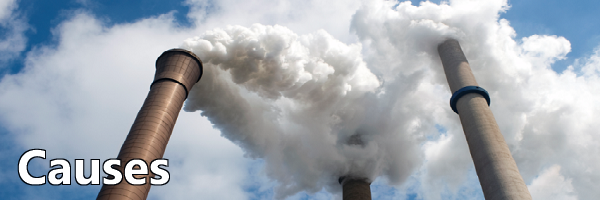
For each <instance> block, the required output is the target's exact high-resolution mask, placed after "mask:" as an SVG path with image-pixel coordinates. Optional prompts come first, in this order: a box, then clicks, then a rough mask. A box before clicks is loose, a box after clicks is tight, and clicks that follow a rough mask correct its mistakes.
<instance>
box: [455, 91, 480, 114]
mask: <svg viewBox="0 0 600 200" xmlns="http://www.w3.org/2000/svg"><path fill="white" fill-rule="evenodd" d="M469 93H477V94H480V95H481V96H483V98H485V100H486V101H487V103H488V106H490V94H488V92H487V91H485V89H483V88H481V87H479V86H465V87H463V88H460V90H457V91H456V92H454V94H452V98H450V107H451V108H452V110H453V111H454V112H455V113H456V114H458V109H456V103H457V102H458V99H460V98H461V97H463V96H465V95H466V94H469Z"/></svg>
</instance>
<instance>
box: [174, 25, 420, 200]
mask: <svg viewBox="0 0 600 200" xmlns="http://www.w3.org/2000/svg"><path fill="white" fill-rule="evenodd" d="M183 48H186V49H189V50H191V51H193V52H194V53H196V55H198V57H200V59H202V61H203V62H204V63H203V64H204V76H203V77H204V78H203V79H202V80H200V82H199V83H198V84H197V85H196V86H195V87H194V89H193V90H192V91H191V92H190V96H189V98H188V101H187V103H186V105H185V107H184V109H185V110H186V111H196V110H200V111H201V112H202V115H203V116H206V117H208V119H209V120H210V121H211V122H212V123H213V124H214V126H215V127H217V128H218V129H220V130H221V131H222V134H223V136H224V137H226V138H228V139H229V140H231V141H233V142H234V143H236V144H238V145H239V146H240V147H242V148H243V149H244V150H245V151H246V154H247V156H249V157H252V158H262V159H264V160H265V163H266V166H265V167H266V171H267V175H268V176H269V177H271V178H273V179H274V180H276V181H277V182H278V183H279V186H278V187H277V193H276V197H277V198H283V197H286V196H289V195H292V194H295V193H297V192H300V191H308V192H317V191H320V190H322V189H323V188H326V189H327V190H329V191H332V192H337V191H339V190H340V187H339V183H338V182H337V179H338V177H340V176H355V177H365V178H369V179H371V180H374V179H375V178H376V177H379V176H386V177H387V178H388V179H389V180H390V181H391V182H395V183H399V182H401V181H402V180H404V179H405V178H406V177H407V176H408V175H410V173H412V170H413V169H414V167H415V166H417V163H418V162H420V161H419V160H420V155H419V153H418V151H419V148H420V147H419V146H418V145H419V142H418V141H417V140H418V139H419V138H418V137H414V135H413V134H414V130H413V131H412V132H411V131H402V132H401V131H400V130H402V129H407V127H410V126H413V124H411V123H414V122H410V121H407V120H398V119H400V118H402V117H399V116H396V114H397V113H394V112H393V111H394V110H395V109H394V107H395V104H396V103H397V101H398V99H401V98H397V94H398V93H397V92H395V91H386V90H384V89H383V88H382V87H381V86H382V80H381V79H380V78H378V77H377V76H375V75H374V74H373V73H372V72H371V71H370V70H369V68H367V66H366V64H365V62H364V61H363V60H362V55H361V45H360V44H350V45H346V44H344V43H342V42H340V41H338V40H336V39H334V38H333V37H332V36H330V35H329V34H327V33H326V32H324V31H319V32H316V33H314V34H309V35H301V36H300V35H297V34H295V33H293V32H292V31H290V30H289V29H287V28H285V27H281V26H263V25H259V24H255V25H253V26H251V27H250V28H245V27H241V26H229V27H227V28H225V29H215V30H212V31H208V32H206V33H205V34H204V35H202V36H200V37H196V38H192V39H188V40H186V41H185V43H184V45H183ZM404 118H405V117H404ZM405 119H406V118H405ZM396 120H397V121H396ZM353 137H360V140H361V141H362V142H361V143H362V144H360V145H356V144H352V142H350V144H349V143H348V142H349V141H353Z"/></svg>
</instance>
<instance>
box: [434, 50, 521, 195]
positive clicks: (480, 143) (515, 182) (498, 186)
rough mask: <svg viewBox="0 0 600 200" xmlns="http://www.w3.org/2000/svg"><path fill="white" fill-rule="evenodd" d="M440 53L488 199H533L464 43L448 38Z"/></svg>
mask: <svg viewBox="0 0 600 200" xmlns="http://www.w3.org/2000/svg"><path fill="white" fill-rule="evenodd" d="M438 53H439V55H440V58H441V59H442V65H443V66H444V72H445V73H446V79H447V80H448V84H449V85H450V90H451V91H452V98H451V99H450V107H451V108H452V110H454V112H456V113H458V115H459V117H460V122H461V123H462V126H463V131H464V132H465V136H466V138H467V143H468V145H469V150H470V151H471V157H472V158H473V163H474V164H475V170H476V171H477V176H478V177H479V183H480V184H481V189H482V190H483V194H484V196H485V199H486V200H501V199H531V195H530V194H529V191H528V190H527V186H526V185H525V182H524V181H523V178H522V177H521V174H520V173H519V169H518V168H517V164H516V163H515V160H514V159H513V157H512V155H511V154H510V150H509V149H508V146H507V145H506V142H505V141H504V137H503V136H502V133H500V128H499V127H498V124H497V123H496V120H495V119H494V115H493V114H492V111H491V110H490V108H489V104H490V97H489V94H488V93H487V91H485V90H484V89H483V88H481V87H479V86H478V84H477V82H476V81H475V77H474V76H473V73H472V72H471V67H470V66H469V63H468V61H467V58H466V57H465V55H464V53H463V51H462V49H461V48H460V44H459V43H458V41H456V40H454V39H449V40H446V41H444V42H443V43H441V44H440V45H439V46H438Z"/></svg>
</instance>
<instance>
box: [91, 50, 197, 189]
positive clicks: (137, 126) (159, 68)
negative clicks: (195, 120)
mask: <svg viewBox="0 0 600 200" xmlns="http://www.w3.org/2000/svg"><path fill="white" fill-rule="evenodd" d="M201 76H202V62H201V61H200V59H199V58H198V57H196V55H194V53H192V52H189V51H186V50H183V49H171V50H168V51H165V52H164V53H163V54H162V55H161V56H159V57H158V59H157V60H156V74H155V75H154V81H153V82H152V84H151V85H150V92H149V93H148V96H147V97H146V100H145V101H144V105H143V106H142V108H141V109H140V112H139V113H138V115H137V117H136V118H135V121H134V122H133V125H132V126H131V130H130V131H129V135H127V139H125V142H124V143H123V146H122V147H121V151H120V152H119V156H118V157H117V158H118V159H120V160H121V167H118V168H117V169H118V170H119V171H121V173H122V174H123V168H124V166H125V164H126V163H127V162H128V161H129V160H131V159H134V158H138V159H143V160H144V161H146V163H147V164H148V166H150V163H151V162H152V161H153V160H155V159H159V158H162V157H163V154H164V153H165V148H166V147H167V143H168V142H169V138H170V137H171V133H172V132H173V126H175V122H176V121H177V116H178V115H179V111H180V110H181V107H182V106H183V101H185V99H186V98H187V95H188V92H189V91H190V90H191V89H192V86H194V84H195V83H196V82H198V81H199V80H200V77H201ZM135 177H136V178H143V177H146V178H147V181H146V184H145V185H140V186H135V185H130V184H129V183H128V182H127V181H126V180H125V178H124V177H123V179H122V180H123V181H121V183H120V184H117V185H112V186H111V185H104V186H102V189H101V190H100V193H99V194H98V197H97V199H146V197H147V196H148V192H149V191H150V186H151V185H150V183H149V182H150V177H154V175H153V174H152V173H150V174H149V175H136V176H135Z"/></svg>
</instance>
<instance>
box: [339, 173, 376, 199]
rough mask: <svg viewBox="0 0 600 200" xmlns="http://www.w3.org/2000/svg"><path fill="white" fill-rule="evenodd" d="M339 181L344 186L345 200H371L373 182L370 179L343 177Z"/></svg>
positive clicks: (343, 194)
mask: <svg viewBox="0 0 600 200" xmlns="http://www.w3.org/2000/svg"><path fill="white" fill-rule="evenodd" d="M338 181H339V183H340V184H341V185H342V199H343V200H371V181H369V179H367V178H358V177H352V176H342V177H340V179H339V180H338Z"/></svg>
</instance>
